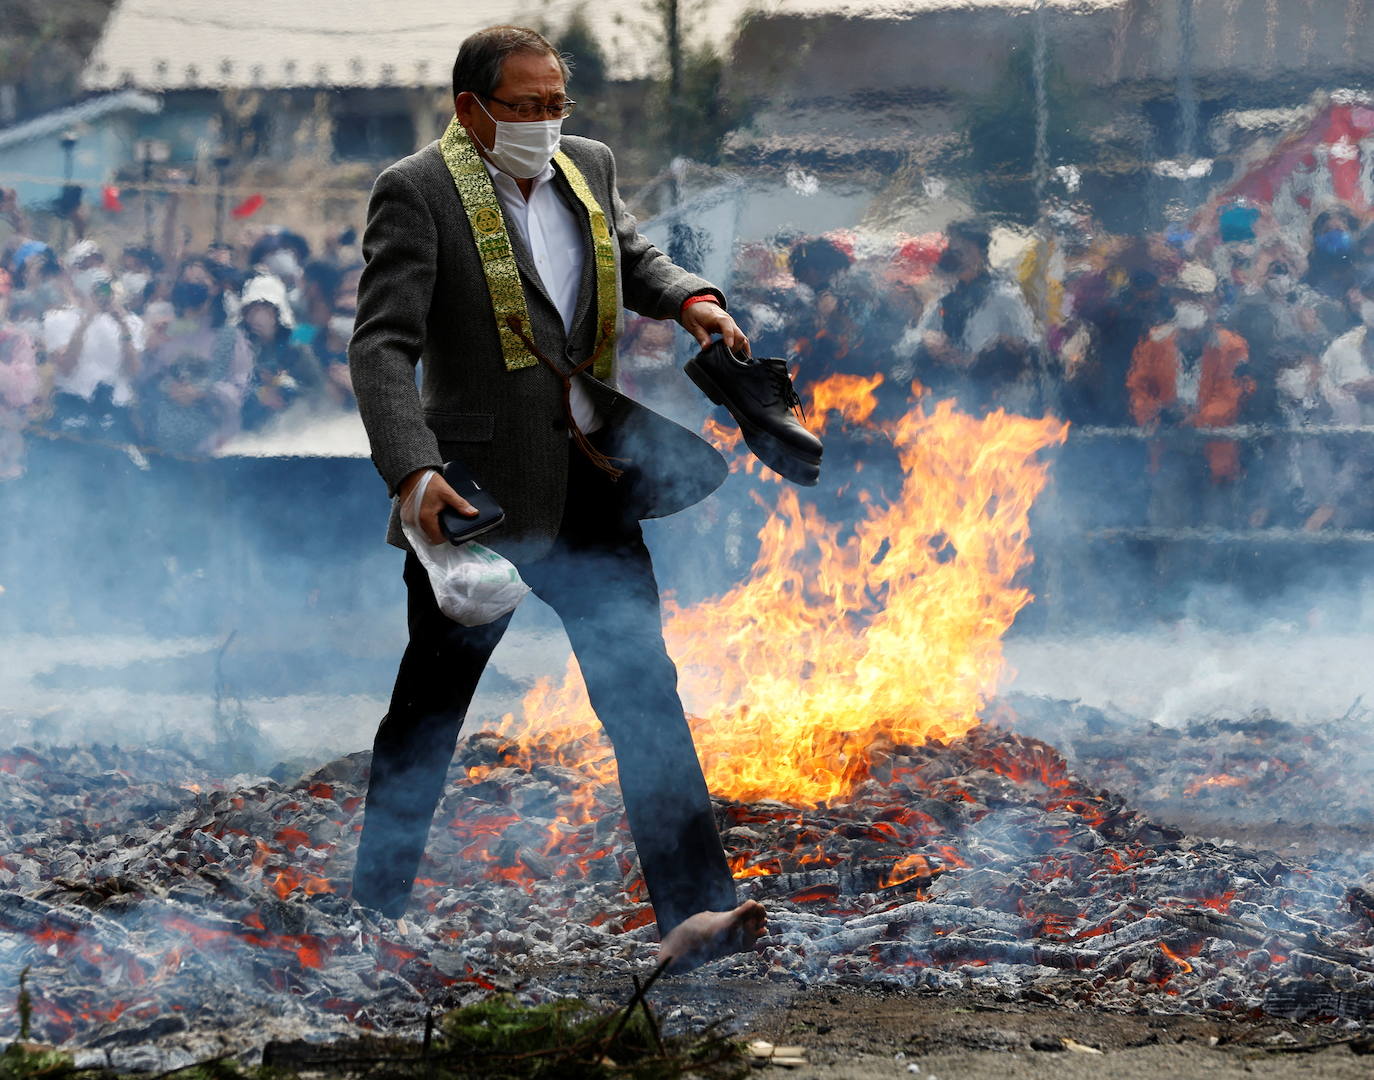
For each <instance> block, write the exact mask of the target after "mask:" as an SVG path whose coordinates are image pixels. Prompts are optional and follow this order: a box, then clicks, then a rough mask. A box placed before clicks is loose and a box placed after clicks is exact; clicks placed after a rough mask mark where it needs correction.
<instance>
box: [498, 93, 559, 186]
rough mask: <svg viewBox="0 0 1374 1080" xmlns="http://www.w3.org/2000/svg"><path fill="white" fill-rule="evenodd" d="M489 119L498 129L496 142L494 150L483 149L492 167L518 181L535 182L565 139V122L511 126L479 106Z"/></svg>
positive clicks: (553, 121)
mask: <svg viewBox="0 0 1374 1080" xmlns="http://www.w3.org/2000/svg"><path fill="white" fill-rule="evenodd" d="M477 104H478V106H479V107H480V108H481V110H482V111H483V112H484V113H487V119H489V120H490V121H491V122H492V123H493V124H495V125H496V142H495V143H494V144H493V145H492V146H491V147H485V146H484V147H482V149H483V150H485V151H486V152H487V157H488V158H490V159H491V163H492V164H493V165H495V166H496V167H497V168H498V169H500V170H501V171H502V172H503V173H506V174H507V175H509V176H514V177H515V178H516V179H518V180H532V179H534V178H535V177H536V176H538V175H539V174H540V173H541V172H543V171H544V167H545V166H546V165H548V163H549V162H550V161H552V160H553V155H554V154H556V153H557V152H558V140H559V139H560V138H561V137H562V133H563V121H562V120H530V121H525V122H521V123H512V122H510V121H507V120H498V119H496V117H494V116H492V115H491V113H489V112H487V107H486V106H485V105H483V104H482V103H481V102H480V101H479V102H478V103H477Z"/></svg>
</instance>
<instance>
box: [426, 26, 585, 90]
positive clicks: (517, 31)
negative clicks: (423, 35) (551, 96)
mask: <svg viewBox="0 0 1374 1080" xmlns="http://www.w3.org/2000/svg"><path fill="white" fill-rule="evenodd" d="M521 52H526V53H535V54H536V55H540V56H552V57H553V58H554V59H555V60H557V61H558V66H559V68H560V69H561V70H562V72H563V81H564V82H567V80H568V78H569V76H570V75H571V74H572V71H571V69H570V68H569V66H568V58H567V57H566V56H564V55H563V54H562V53H560V52H559V51H558V50H557V49H555V48H554V47H553V45H552V43H551V42H550V41H549V39H548V38H546V37H545V36H544V35H543V34H541V33H540V32H539V31H538V30H531V29H530V28H529V27H527V26H489V27H487V28H486V29H485V30H478V31H477V32H476V33H475V34H470V35H469V36H468V37H467V38H466V39H465V40H464V41H463V44H462V45H460V46H459V47H458V59H456V60H455V61H454V62H453V96H454V97H457V96H458V95H459V94H461V93H462V92H463V91H464V90H466V91H468V92H469V93H473V94H477V95H478V96H480V97H489V96H491V94H492V92H493V91H494V90H495V89H496V88H497V87H498V86H500V85H501V68H502V66H503V65H504V64H505V62H506V57H508V56H510V55H511V54H512V53H521Z"/></svg>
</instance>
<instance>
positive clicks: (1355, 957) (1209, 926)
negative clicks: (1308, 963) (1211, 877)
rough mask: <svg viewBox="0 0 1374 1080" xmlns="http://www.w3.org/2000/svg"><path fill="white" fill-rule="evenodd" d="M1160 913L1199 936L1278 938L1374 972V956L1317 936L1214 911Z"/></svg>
mask: <svg viewBox="0 0 1374 1080" xmlns="http://www.w3.org/2000/svg"><path fill="white" fill-rule="evenodd" d="M1159 914H1160V917H1161V918H1165V919H1168V920H1169V921H1170V922H1172V923H1175V924H1176V925H1178V926H1183V927H1186V928H1187V929H1189V930H1193V931H1196V932H1197V933H1199V934H1207V935H1209V936H1211V937H1221V938H1226V939H1227V940H1228V941H1234V942H1236V943H1237V944H1239V945H1262V944H1263V943H1264V942H1265V941H1267V940H1268V939H1269V938H1278V939H1279V940H1280V941H1282V942H1284V943H1285V944H1286V945H1288V946H1290V947H1291V948H1294V949H1305V950H1306V951H1308V952H1310V953H1312V954H1314V955H1316V956H1320V957H1322V958H1324V959H1326V960H1334V961H1336V962H1337V963H1340V964H1348V965H1349V966H1350V967H1353V968H1358V969H1359V970H1361V971H1365V972H1371V973H1374V957H1370V956H1368V955H1365V954H1363V953H1357V952H1352V951H1350V950H1349V949H1341V948H1338V947H1337V946H1335V945H1328V944H1327V943H1326V942H1324V941H1322V940H1321V939H1320V938H1318V937H1316V935H1314V934H1297V933H1294V932H1293V931H1291V930H1272V929H1270V928H1269V927H1267V926H1263V925H1260V924H1257V923H1249V922H1246V921H1244V920H1242V919H1237V918H1236V917H1235V916H1234V915H1223V914H1222V913H1221V912H1218V911H1212V910H1211V909H1210V908H1177V909H1175V908H1165V909H1163V910H1162V911H1160V913H1159Z"/></svg>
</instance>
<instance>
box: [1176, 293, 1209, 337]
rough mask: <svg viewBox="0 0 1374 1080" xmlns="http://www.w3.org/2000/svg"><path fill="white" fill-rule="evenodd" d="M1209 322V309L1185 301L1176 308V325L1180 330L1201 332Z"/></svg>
mask: <svg viewBox="0 0 1374 1080" xmlns="http://www.w3.org/2000/svg"><path fill="white" fill-rule="evenodd" d="M1206 322H1207V309H1206V308H1204V307H1203V306H1202V305H1201V304H1194V303H1193V302H1192V301H1189V300H1185V301H1183V303H1181V304H1179V305H1178V306H1177V307H1175V308H1174V325H1175V326H1177V327H1178V328H1179V329H1180V330H1200V329H1202V327H1203V326H1204V325H1205V324H1206Z"/></svg>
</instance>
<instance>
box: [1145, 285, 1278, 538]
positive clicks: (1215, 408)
mask: <svg viewBox="0 0 1374 1080" xmlns="http://www.w3.org/2000/svg"><path fill="white" fill-rule="evenodd" d="M1215 285H1216V275H1215V274H1213V273H1212V271H1211V270H1209V269H1207V268H1206V267H1205V266H1202V265H1201V264H1198V263H1192V264H1190V265H1188V266H1185V267H1183V268H1182V269H1181V270H1180V271H1179V276H1178V282H1177V287H1178V289H1179V290H1180V292H1181V293H1182V294H1183V296H1182V298H1181V299H1180V300H1179V301H1178V303H1177V304H1176V305H1175V308H1174V317H1173V319H1172V320H1171V321H1169V322H1167V323H1162V324H1160V325H1159V326H1156V327H1154V328H1153V329H1151V330H1150V332H1149V333H1147V334H1146V335H1145V336H1144V337H1143V338H1142V339H1141V340H1140V342H1139V344H1137V345H1136V347H1135V351H1134V353H1133V354H1132V358H1131V370H1130V374H1129V375H1128V376H1127V380H1126V385H1127V389H1128V391H1129V393H1130V399H1131V415H1132V416H1133V417H1134V419H1135V422H1136V423H1137V424H1139V425H1140V426H1142V427H1151V428H1159V427H1167V426H1174V425H1181V426H1190V427H1198V428H1213V427H1227V426H1229V425H1231V424H1234V423H1236V422H1237V421H1238V419H1239V417H1240V408H1241V404H1242V403H1243V402H1244V401H1245V399H1246V398H1247V397H1249V395H1250V394H1252V393H1254V391H1255V381H1254V379H1253V378H1251V377H1250V376H1249V375H1248V374H1246V373H1245V364H1246V362H1247V360H1248V359H1249V355H1250V351H1249V347H1248V346H1247V345H1246V343H1245V339H1244V338H1242V337H1240V335H1238V334H1235V333H1233V332H1231V331H1230V330H1225V329H1222V328H1221V327H1220V326H1217V325H1216V324H1215V323H1214V322H1213V314H1214V305H1215V300H1214V299H1213V297H1214V289H1215ZM1175 454H1177V455H1181V456H1182V457H1184V458H1192V457H1193V455H1192V453H1191V447H1190V446H1189V444H1187V443H1184V442H1178V443H1173V444H1166V443H1165V442H1164V441H1163V440H1156V442H1155V443H1154V444H1153V445H1152V446H1151V452H1150V471H1151V472H1152V473H1155V474H1158V473H1159V472H1160V470H1161V468H1163V467H1164V464H1165V459H1166V457H1168V456H1173V455H1175ZM1205 455H1206V460H1207V465H1208V469H1209V472H1210V478H1211V482H1212V484H1213V485H1223V484H1229V483H1231V482H1233V481H1235V480H1236V479H1238V478H1239V476H1240V472H1241V468H1240V448H1239V447H1238V446H1237V444H1236V443H1235V442H1233V441H1229V440H1228V441H1222V440H1217V441H1215V442H1209V443H1207V445H1206V447H1205ZM1180 509H1182V508H1180ZM1151 516H1152V517H1154V516H1155V515H1154V514H1152V515H1151ZM1180 523H1182V522H1180Z"/></svg>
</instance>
